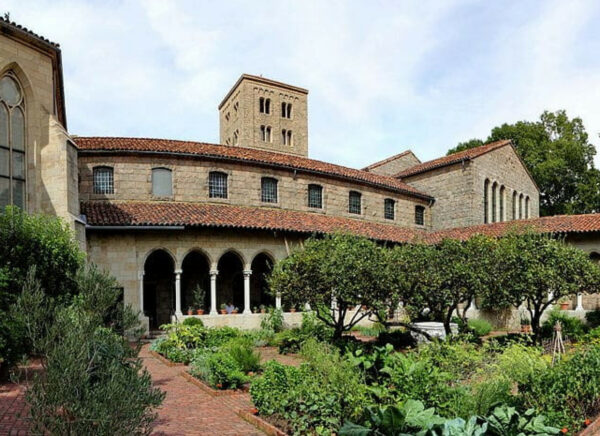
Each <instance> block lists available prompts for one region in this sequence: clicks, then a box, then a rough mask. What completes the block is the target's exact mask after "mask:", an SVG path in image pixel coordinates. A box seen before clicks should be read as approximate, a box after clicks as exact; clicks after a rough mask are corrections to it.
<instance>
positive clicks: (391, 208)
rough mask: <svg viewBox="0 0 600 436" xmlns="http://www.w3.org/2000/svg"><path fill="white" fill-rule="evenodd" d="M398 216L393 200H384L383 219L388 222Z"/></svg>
mask: <svg viewBox="0 0 600 436" xmlns="http://www.w3.org/2000/svg"><path fill="white" fill-rule="evenodd" d="M395 215H396V202H395V201H394V200H393V199H391V198H386V199H385V200H383V217H384V218H385V219H386V220H393V219H394V218H395Z"/></svg>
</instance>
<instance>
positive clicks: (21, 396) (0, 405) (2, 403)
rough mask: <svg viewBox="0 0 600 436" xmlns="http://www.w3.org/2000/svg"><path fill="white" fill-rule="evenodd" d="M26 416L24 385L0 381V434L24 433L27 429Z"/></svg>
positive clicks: (14, 434) (3, 435) (14, 435)
mask: <svg viewBox="0 0 600 436" xmlns="http://www.w3.org/2000/svg"><path fill="white" fill-rule="evenodd" d="M28 416H29V407H28V406H27V403H26V402H25V386H23V385H20V384H15V383H0V436H9V435H10V436H16V435H26V434H27V432H28V429H29V422H28V421H27V417H28Z"/></svg>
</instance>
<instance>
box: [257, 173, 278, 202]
mask: <svg viewBox="0 0 600 436" xmlns="http://www.w3.org/2000/svg"><path fill="white" fill-rule="evenodd" d="M260 199H261V201H262V202H263V203H277V179H274V178H273V177H263V178H262V179H261V190H260Z"/></svg>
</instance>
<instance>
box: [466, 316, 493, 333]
mask: <svg viewBox="0 0 600 436" xmlns="http://www.w3.org/2000/svg"><path fill="white" fill-rule="evenodd" d="M467 325H468V327H469V329H470V330H471V331H473V333H475V334H476V335H477V336H485V335H487V334H489V333H490V332H491V331H492V325H491V324H490V323H489V322H487V321H486V320H484V319H470V320H469V321H468V322H467Z"/></svg>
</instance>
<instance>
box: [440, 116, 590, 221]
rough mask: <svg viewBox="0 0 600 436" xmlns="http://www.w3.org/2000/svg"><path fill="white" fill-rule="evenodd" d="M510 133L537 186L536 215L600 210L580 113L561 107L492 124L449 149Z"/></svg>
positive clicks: (585, 133) (507, 136)
mask: <svg viewBox="0 0 600 436" xmlns="http://www.w3.org/2000/svg"><path fill="white" fill-rule="evenodd" d="M501 139H510V140H512V141H513V143H514V145H515V148H516V150H517V153H519V156H520V157H521V159H522V160H523V162H524V163H525V166H526V167H527V169H528V170H529V171H530V173H531V175H532V176H533V179H534V180H535V182H536V183H537V184H538V186H539V188H540V215H542V216H547V215H557V214H578V213H592V212H598V211H599V210H600V171H598V170H597V169H596V168H595V167H594V160H593V159H594V156H595V155H596V149H595V147H594V146H593V144H591V143H590V142H589V138H588V134H587V132H586V130H585V127H584V125H583V122H582V120H581V118H572V119H570V118H569V117H568V116H567V113H566V111H564V110H560V111H557V112H548V111H545V112H544V113H543V114H542V115H541V116H540V119H539V121H533V122H531V121H518V122H516V123H514V124H507V123H505V124H502V125H501V126H498V127H494V128H493V129H492V131H491V133H490V135H489V136H488V137H487V139H486V140H485V141H483V140H481V139H471V140H469V141H466V142H461V143H459V144H458V145H457V146H456V147H454V148H452V149H450V150H449V151H448V154H453V153H456V152H459V151H463V150H466V149H469V148H473V147H477V146H480V145H483V144H484V143H486V142H493V141H498V140H501Z"/></svg>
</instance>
